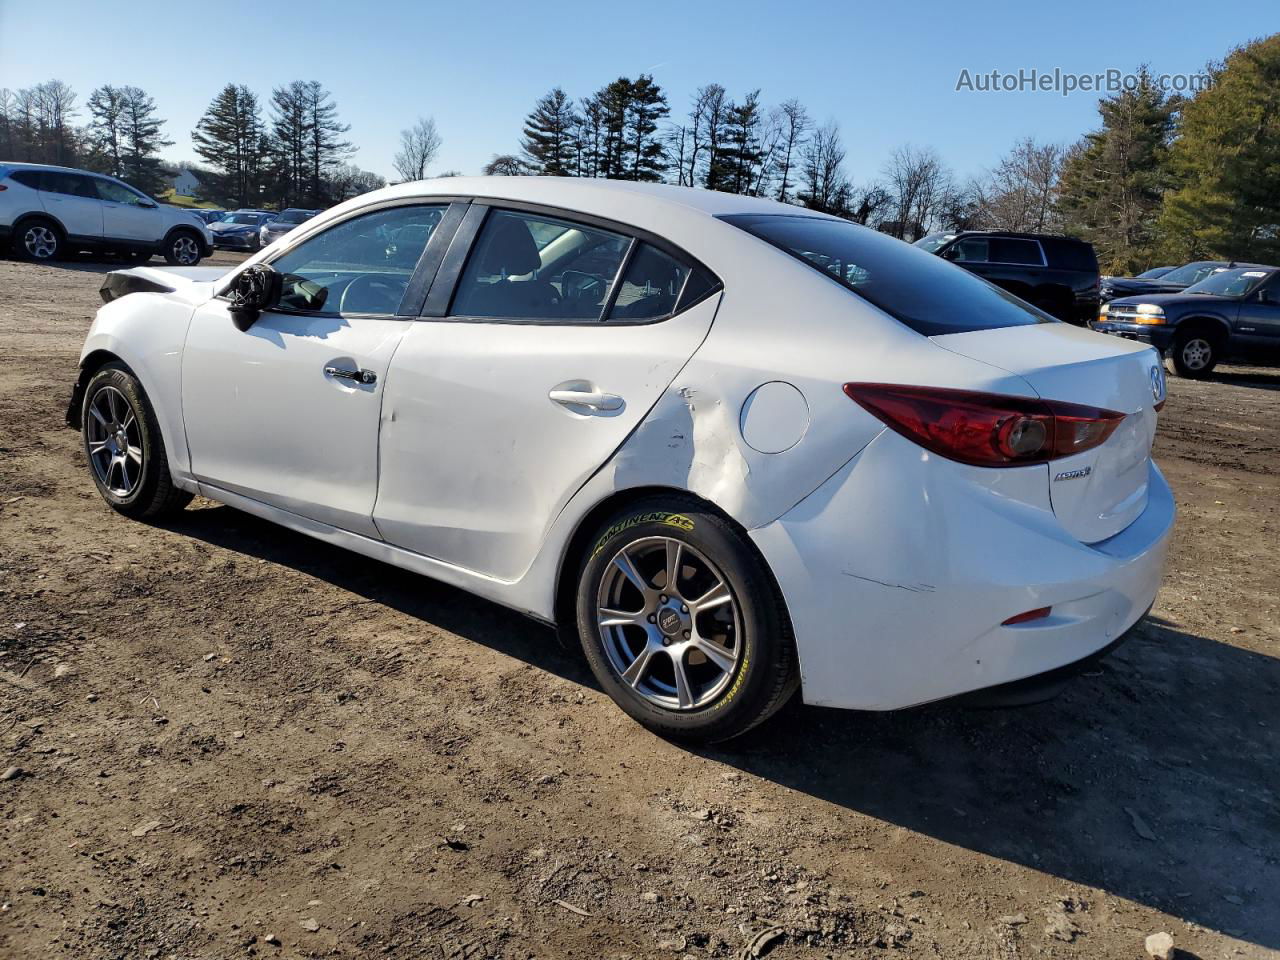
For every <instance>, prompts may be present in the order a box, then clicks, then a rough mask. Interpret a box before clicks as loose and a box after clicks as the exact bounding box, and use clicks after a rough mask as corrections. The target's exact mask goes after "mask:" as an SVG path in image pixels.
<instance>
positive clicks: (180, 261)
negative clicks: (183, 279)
mask: <svg viewBox="0 0 1280 960" xmlns="http://www.w3.org/2000/svg"><path fill="white" fill-rule="evenodd" d="M201 256H202V254H201V252H200V241H199V240H198V239H197V238H196V235H195V234H194V233H189V232H187V231H185V230H182V231H179V232H178V233H175V234H174V235H173V236H171V237H169V239H168V240H166V241H165V244H164V259H165V262H166V263H168V264H169V265H170V266H171V267H194V266H195V265H196V264H198V263H199V262H200V258H201Z"/></svg>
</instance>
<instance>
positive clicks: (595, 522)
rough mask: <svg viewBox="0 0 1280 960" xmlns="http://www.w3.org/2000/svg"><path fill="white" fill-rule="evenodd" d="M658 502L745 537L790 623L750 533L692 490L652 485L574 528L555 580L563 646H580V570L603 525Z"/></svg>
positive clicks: (603, 504) (620, 495) (614, 498)
mask: <svg viewBox="0 0 1280 960" xmlns="http://www.w3.org/2000/svg"><path fill="white" fill-rule="evenodd" d="M654 498H667V499H669V500H671V501H673V502H675V503H679V502H684V503H686V504H695V505H697V506H698V507H700V508H702V509H703V510H707V511H710V512H711V513H715V514H717V515H718V516H719V517H720V518H721V519H723V520H724V521H725V522H726V523H728V524H730V525H731V526H733V527H734V528H735V529H737V531H738V532H739V533H741V534H742V536H743V539H744V540H745V541H746V542H747V543H749V544H751V549H752V550H754V551H755V553H756V555H757V556H758V557H759V558H760V562H761V563H762V564H763V565H764V567H765V569H766V570H768V571H769V576H770V577H772V578H773V581H774V585H775V587H777V589H778V596H779V597H780V598H781V600H782V607H783V613H784V615H785V616H786V617H787V620H788V622H790V620H791V613H790V611H788V610H787V609H786V598H785V597H784V596H783V595H782V589H781V587H780V586H779V585H778V578H777V577H776V576H775V575H774V573H773V570H772V568H770V566H769V561H768V560H767V558H766V557H765V556H764V554H762V553H761V552H760V550H759V549H758V548H757V547H756V546H755V543H754V542H753V541H752V540H751V537H750V536H749V534H748V531H747V530H746V528H745V527H743V526H742V524H740V523H739V522H738V521H737V520H735V519H734V518H733V517H732V516H730V515H729V514H727V513H725V511H724V510H723V509H721V508H720V507H719V506H717V505H716V504H714V503H712V502H711V501H710V500H706V499H704V498H702V497H700V496H698V495H697V494H695V493H691V492H690V491H688V490H682V489H680V488H679V487H664V486H658V485H649V486H641V487H631V488H628V489H626V490H615V491H614V492H613V493H611V494H609V495H608V496H606V497H604V498H603V499H602V500H600V502H599V503H597V504H595V505H594V506H593V507H592V508H591V509H590V510H588V511H587V512H586V514H584V515H583V517H582V518H581V519H580V520H579V521H578V522H577V524H576V525H575V526H574V530H573V533H572V535H571V536H570V537H569V539H568V541H567V543H566V545H565V549H564V550H563V551H561V554H560V566H559V569H558V570H557V571H556V579H555V622H556V630H557V633H558V634H559V636H560V639H561V641H562V642H566V643H573V644H574V645H576V643H577V641H576V633H575V631H576V618H577V614H576V610H575V605H576V602H577V601H576V597H577V579H576V578H577V573H578V568H579V567H580V566H581V564H582V560H583V558H584V556H585V555H586V552H587V551H588V550H590V549H591V539H592V537H593V536H594V535H595V534H596V533H597V532H598V530H599V528H600V525H601V524H602V523H604V521H605V519H606V518H607V517H609V516H611V515H613V514H615V513H617V512H618V511H620V510H624V509H626V508H627V507H629V506H631V505H632V504H635V503H639V502H641V501H644V500H652V499H654Z"/></svg>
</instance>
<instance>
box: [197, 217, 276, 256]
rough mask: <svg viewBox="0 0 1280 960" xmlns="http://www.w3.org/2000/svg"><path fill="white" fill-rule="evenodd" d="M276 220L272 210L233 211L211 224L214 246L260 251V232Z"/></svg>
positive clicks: (222, 248) (224, 248)
mask: <svg viewBox="0 0 1280 960" xmlns="http://www.w3.org/2000/svg"><path fill="white" fill-rule="evenodd" d="M275 218H276V215H275V214H274V213H272V212H271V211H270V210H233V211H231V212H230V213H228V214H226V215H225V216H223V218H222V219H221V220H218V221H216V222H215V223H211V224H209V232H210V233H212V234H213V245H214V246H215V247H217V248H218V249H220V250H248V251H250V252H255V251H257V250H260V249H261V248H262V238H261V236H260V235H259V233H258V231H259V230H260V229H261V227H262V225H263V224H264V223H269V222H270V221H272V220H274V219H275Z"/></svg>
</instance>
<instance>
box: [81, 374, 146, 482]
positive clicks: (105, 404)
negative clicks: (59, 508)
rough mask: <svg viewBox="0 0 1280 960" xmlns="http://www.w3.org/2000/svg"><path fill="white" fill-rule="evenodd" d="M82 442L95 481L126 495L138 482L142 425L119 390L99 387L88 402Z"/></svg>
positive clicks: (141, 453)
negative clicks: (87, 452) (86, 449)
mask: <svg viewBox="0 0 1280 960" xmlns="http://www.w3.org/2000/svg"><path fill="white" fill-rule="evenodd" d="M88 409H89V418H88V420H87V421H86V423H85V442H86V444H87V446H88V450H89V462H90V463H91V464H93V472H94V474H96V475H97V477H98V482H99V483H101V484H102V486H103V487H105V488H106V489H107V490H108V491H110V492H111V493H112V494H113V495H114V496H117V497H121V498H124V497H128V496H129V495H130V494H131V493H133V492H134V491H135V490H136V489H137V488H138V484H140V483H141V482H142V461H143V452H142V425H141V424H140V423H139V422H138V417H137V414H136V413H135V412H134V409H133V407H132V406H131V405H130V403H129V401H128V399H127V398H126V397H125V395H124V394H123V393H121V392H120V391H119V390H117V389H116V388H115V387H110V386H107V387H103V388H102V389H100V390H99V391H98V392H97V393H95V394H94V395H93V399H91V400H90V401H89V407H88Z"/></svg>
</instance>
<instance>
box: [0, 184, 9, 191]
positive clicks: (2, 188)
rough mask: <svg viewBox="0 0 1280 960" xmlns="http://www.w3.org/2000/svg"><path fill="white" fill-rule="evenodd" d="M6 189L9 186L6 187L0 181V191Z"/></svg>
mask: <svg viewBox="0 0 1280 960" xmlns="http://www.w3.org/2000/svg"><path fill="white" fill-rule="evenodd" d="M8 189H9V188H8V187H6V186H5V185H4V184H3V183H0V192H2V191H5V190H8Z"/></svg>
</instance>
